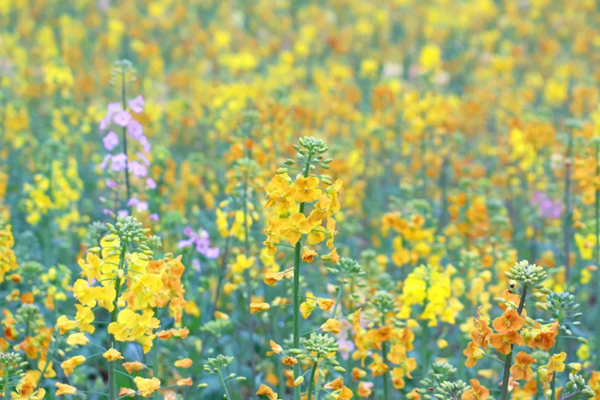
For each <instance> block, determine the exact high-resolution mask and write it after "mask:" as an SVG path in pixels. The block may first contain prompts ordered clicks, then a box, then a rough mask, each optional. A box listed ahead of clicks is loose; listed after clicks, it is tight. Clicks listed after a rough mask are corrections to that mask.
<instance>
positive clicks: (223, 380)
mask: <svg viewBox="0 0 600 400" xmlns="http://www.w3.org/2000/svg"><path fill="white" fill-rule="evenodd" d="M217 372H218V374H219V378H220V379H221V385H223V390H225V398H226V399H227V400H231V395H230V394H229V389H227V384H226V383H225V379H223V374H222V373H221V370H220V369H218V370H217Z"/></svg>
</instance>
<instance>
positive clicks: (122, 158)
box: [110, 153, 127, 172]
mask: <svg viewBox="0 0 600 400" xmlns="http://www.w3.org/2000/svg"><path fill="white" fill-rule="evenodd" d="M125 165H127V155H125V153H120V154H117V155H116V156H112V162H111V163H110V169H112V170H113V171H114V172H119V171H123V170H124V169H125Z"/></svg>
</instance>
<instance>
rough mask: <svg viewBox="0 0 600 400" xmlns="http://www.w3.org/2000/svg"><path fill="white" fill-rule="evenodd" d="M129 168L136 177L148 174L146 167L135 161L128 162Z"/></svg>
mask: <svg viewBox="0 0 600 400" xmlns="http://www.w3.org/2000/svg"><path fill="white" fill-rule="evenodd" d="M129 169H130V170H131V173H132V174H133V176H136V177H138V178H144V177H145V176H146V175H148V170H147V169H146V167H144V166H143V165H142V164H140V163H139V162H137V161H132V162H130V163H129Z"/></svg>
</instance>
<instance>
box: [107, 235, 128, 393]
mask: <svg viewBox="0 0 600 400" xmlns="http://www.w3.org/2000/svg"><path fill="white" fill-rule="evenodd" d="M126 251H127V245H126V244H125V243H123V245H122V246H121V257H120V259H119V269H118V270H117V272H116V273H117V276H116V278H115V299H114V301H113V310H112V312H111V314H110V322H111V323H112V322H116V321H117V317H118V312H119V291H120V290H121V279H119V276H118V273H119V271H121V270H122V269H123V265H124V263H125V253H126ZM116 344H117V341H116V339H115V336H114V335H110V348H113V349H114V348H115V347H116ZM116 364H117V363H115V362H111V363H108V399H109V400H116V399H117V396H118V394H117V377H116V373H115V368H116Z"/></svg>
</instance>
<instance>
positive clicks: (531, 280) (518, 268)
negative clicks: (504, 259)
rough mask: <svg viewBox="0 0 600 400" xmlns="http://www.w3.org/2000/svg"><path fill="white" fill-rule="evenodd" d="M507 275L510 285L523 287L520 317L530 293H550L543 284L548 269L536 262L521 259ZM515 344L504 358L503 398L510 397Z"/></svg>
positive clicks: (512, 344)
mask: <svg viewBox="0 0 600 400" xmlns="http://www.w3.org/2000/svg"><path fill="white" fill-rule="evenodd" d="M506 276H507V278H509V279H510V282H511V283H510V285H511V287H512V288H514V287H516V286H517V284H519V285H520V286H521V287H522V289H521V294H520V299H519V305H518V306H517V314H518V317H519V318H521V314H522V313H523V309H524V308H525V301H526V298H527V294H528V293H532V294H534V295H536V294H537V293H536V292H539V293H541V294H549V290H548V289H546V288H544V286H543V281H544V280H545V279H546V277H547V274H546V271H544V269H543V268H542V267H538V266H537V265H535V264H529V262H527V261H521V262H519V263H517V264H515V265H514V266H513V267H512V268H511V269H510V271H508V272H506ZM536 306H537V303H536ZM494 326H496V325H494ZM514 345H515V343H511V344H510V351H509V352H508V354H507V355H506V358H505V360H504V375H503V377H502V396H501V400H506V399H507V398H508V391H509V387H508V386H509V378H510V374H511V364H512V353H513V348H514ZM519 354H520V353H519ZM517 358H518V355H517Z"/></svg>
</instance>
